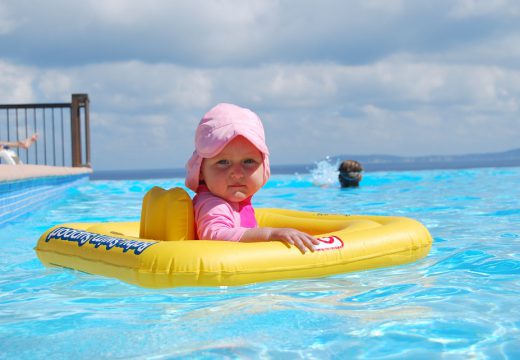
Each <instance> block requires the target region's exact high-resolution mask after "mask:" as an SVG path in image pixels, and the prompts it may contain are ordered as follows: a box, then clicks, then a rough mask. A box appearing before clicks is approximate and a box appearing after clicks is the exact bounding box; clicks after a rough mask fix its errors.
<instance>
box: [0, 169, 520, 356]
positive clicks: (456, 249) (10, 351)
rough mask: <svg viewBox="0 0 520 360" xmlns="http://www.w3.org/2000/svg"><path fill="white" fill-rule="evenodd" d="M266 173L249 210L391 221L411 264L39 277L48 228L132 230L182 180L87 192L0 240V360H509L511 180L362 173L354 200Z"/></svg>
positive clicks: (515, 205)
mask: <svg viewBox="0 0 520 360" xmlns="http://www.w3.org/2000/svg"><path fill="white" fill-rule="evenodd" d="M313 179H314V177H313V176H311V175H300V176H296V175H295V176H288V175H275V176H273V177H272V179H271V180H270V181H269V183H268V184H267V185H266V187H265V188H264V189H262V190H261V191H260V192H259V193H258V194H257V196H256V197H255V199H254V200H255V201H254V203H255V205H256V206H270V207H286V208H293V209H302V210H310V211H322V212H336V213H351V214H371V215H400V216H408V217H412V218H416V219H418V220H420V221H421V222H423V223H424V224H425V225H426V226H427V227H428V228H429V230H430V232H431V233H432V236H433V237H434V245H433V247H432V250H431V252H430V255H428V256H427V257H426V258H425V259H423V260H420V261H419V262H417V263H413V264H410V265H405V266H401V267H395V268H388V269H378V270H372V271H366V272H360V273H351V274H343V275H337V276H332V277H328V278H321V279H307V280H291V281H279V282H270V283H262V284H257V285H248V286H241V287H229V288H174V289H161V290H156V289H144V288H138V287H135V286H132V285H128V284H125V283H122V282H120V281H117V280H115V279H107V278H101V277H98V276H93V275H89V274H84V273H79V272H74V271H71V270H64V269H46V268H44V267H43V266H42V265H41V264H40V263H39V261H38V260H37V258H36V255H35V253H34V251H33V248H34V245H35V243H36V241H37V239H38V237H39V236H40V235H41V233H43V232H44V231H45V230H46V229H47V228H49V227H50V226H51V225H54V224H57V223H62V222H72V221H104V220H111V221H136V220H137V219H138V217H139V212H140V201H141V199H142V196H143V195H144V193H145V192H146V191H147V190H148V189H150V188H151V187H152V186H154V185H158V186H162V187H164V188H169V187H173V186H181V185H182V184H183V183H182V179H172V180H145V181H90V182H87V183H85V184H83V185H80V186H79V187H77V188H75V189H69V190H67V194H66V195H67V196H64V197H63V198H62V199H61V200H59V201H53V202H52V204H48V206H44V207H43V208H41V209H38V210H37V211H35V212H34V213H33V214H31V216H29V217H26V218H24V219H23V221H18V222H13V223H10V224H8V225H5V226H3V227H1V228H0V251H1V253H2V256H1V257H0V358H17V359H19V358H21V359H34V358H75V359H87V358H90V357H92V356H96V357H99V358H137V359H139V358H147V359H148V358H155V359H163V358H168V359H175V358H185V357H189V358H222V357H224V358H274V359H278V358H279V359H285V358H316V359H331V358H332V359H333V358H337V359H344V358H369V359H402V358H410V359H417V358H441V357H442V358H449V359H452V358H453V359H455V358H464V359H465V358H476V359H480V358H493V359H508V358H509V359H515V358H520V307H519V306H518V298H519V295H520V276H519V275H520V201H519V199H520V189H519V186H518V185H519V179H520V168H496V169H493V168H487V169H469V170H435V171H410V172H375V173H367V174H365V178H364V180H363V183H362V186H361V187H360V188H358V189H340V188H339V187H336V186H335V185H332V186H329V187H320V186H316V185H314V184H313Z"/></svg>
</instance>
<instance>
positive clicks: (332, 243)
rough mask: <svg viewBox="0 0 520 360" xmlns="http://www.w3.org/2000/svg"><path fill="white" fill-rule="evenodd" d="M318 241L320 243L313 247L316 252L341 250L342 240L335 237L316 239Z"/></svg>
mask: <svg viewBox="0 0 520 360" xmlns="http://www.w3.org/2000/svg"><path fill="white" fill-rule="evenodd" d="M318 241H319V242H320V243H319V244H318V245H315V249H316V250H317V251H323V250H333V249H341V248H342V247H343V245H344V244H343V240H341V239H340V238H339V237H337V236H323V237H320V238H318Z"/></svg>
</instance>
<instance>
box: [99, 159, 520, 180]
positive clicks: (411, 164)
mask: <svg viewBox="0 0 520 360" xmlns="http://www.w3.org/2000/svg"><path fill="white" fill-rule="evenodd" d="M350 158H353V159H355V158H356V157H350ZM335 161H336V160H334V161H333V162H332V163H334V162H335ZM518 166H520V158H518V159H502V160H499V159H494V160H491V159H482V160H451V161H408V162H406V161H405V162H364V163H363V167H364V169H365V171H366V172H375V171H414V170H443V169H446V170H449V169H471V168H487V167H518ZM314 168H316V164H295V165H272V166H271V173H272V174H275V175H276V174H278V175H284V174H287V175H291V174H308V173H310V171H311V170H312V169H314ZM184 176H185V171H184V169H182V168H177V169H147V170H95V171H94V172H93V173H92V174H91V176H90V178H91V180H145V179H168V178H183V177H184Z"/></svg>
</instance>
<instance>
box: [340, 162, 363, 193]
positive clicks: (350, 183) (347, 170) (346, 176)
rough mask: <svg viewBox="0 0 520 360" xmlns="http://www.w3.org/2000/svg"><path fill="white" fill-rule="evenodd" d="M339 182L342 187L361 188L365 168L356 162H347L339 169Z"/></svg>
mask: <svg viewBox="0 0 520 360" xmlns="http://www.w3.org/2000/svg"><path fill="white" fill-rule="evenodd" d="M338 171H339V175H338V180H339V183H340V184H341V187H355V186H359V182H360V181H361V179H362V178H363V175H362V174H361V173H362V172H363V166H361V164H360V163H359V162H357V161H356V160H345V161H343V162H342V163H341V164H340V165H339V168H338Z"/></svg>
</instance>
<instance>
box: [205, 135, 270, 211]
mask: <svg viewBox="0 0 520 360" xmlns="http://www.w3.org/2000/svg"><path fill="white" fill-rule="evenodd" d="M201 179H202V180H204V182H205V183H206V186H207V187H208V189H209V190H210V191H211V192H212V193H213V194H215V195H217V196H219V197H221V198H223V199H224V200H227V201H232V202H239V201H242V200H245V199H247V198H248V197H250V196H253V195H254V194H255V193H256V192H257V191H258V190H259V189H260V188H261V187H262V185H263V182H264V165H263V157H262V153H261V152H260V151H259V150H258V149H257V148H256V147H255V146H254V145H253V144H251V143H250V142H249V141H248V140H247V139H246V138H244V137H242V136H237V137H236V138H234V139H233V140H231V142H230V143H229V144H227V145H226V147H225V148H224V149H222V151H221V152H220V153H219V154H218V155H216V156H214V157H212V158H209V159H204V160H203V162H202V167H201Z"/></svg>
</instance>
